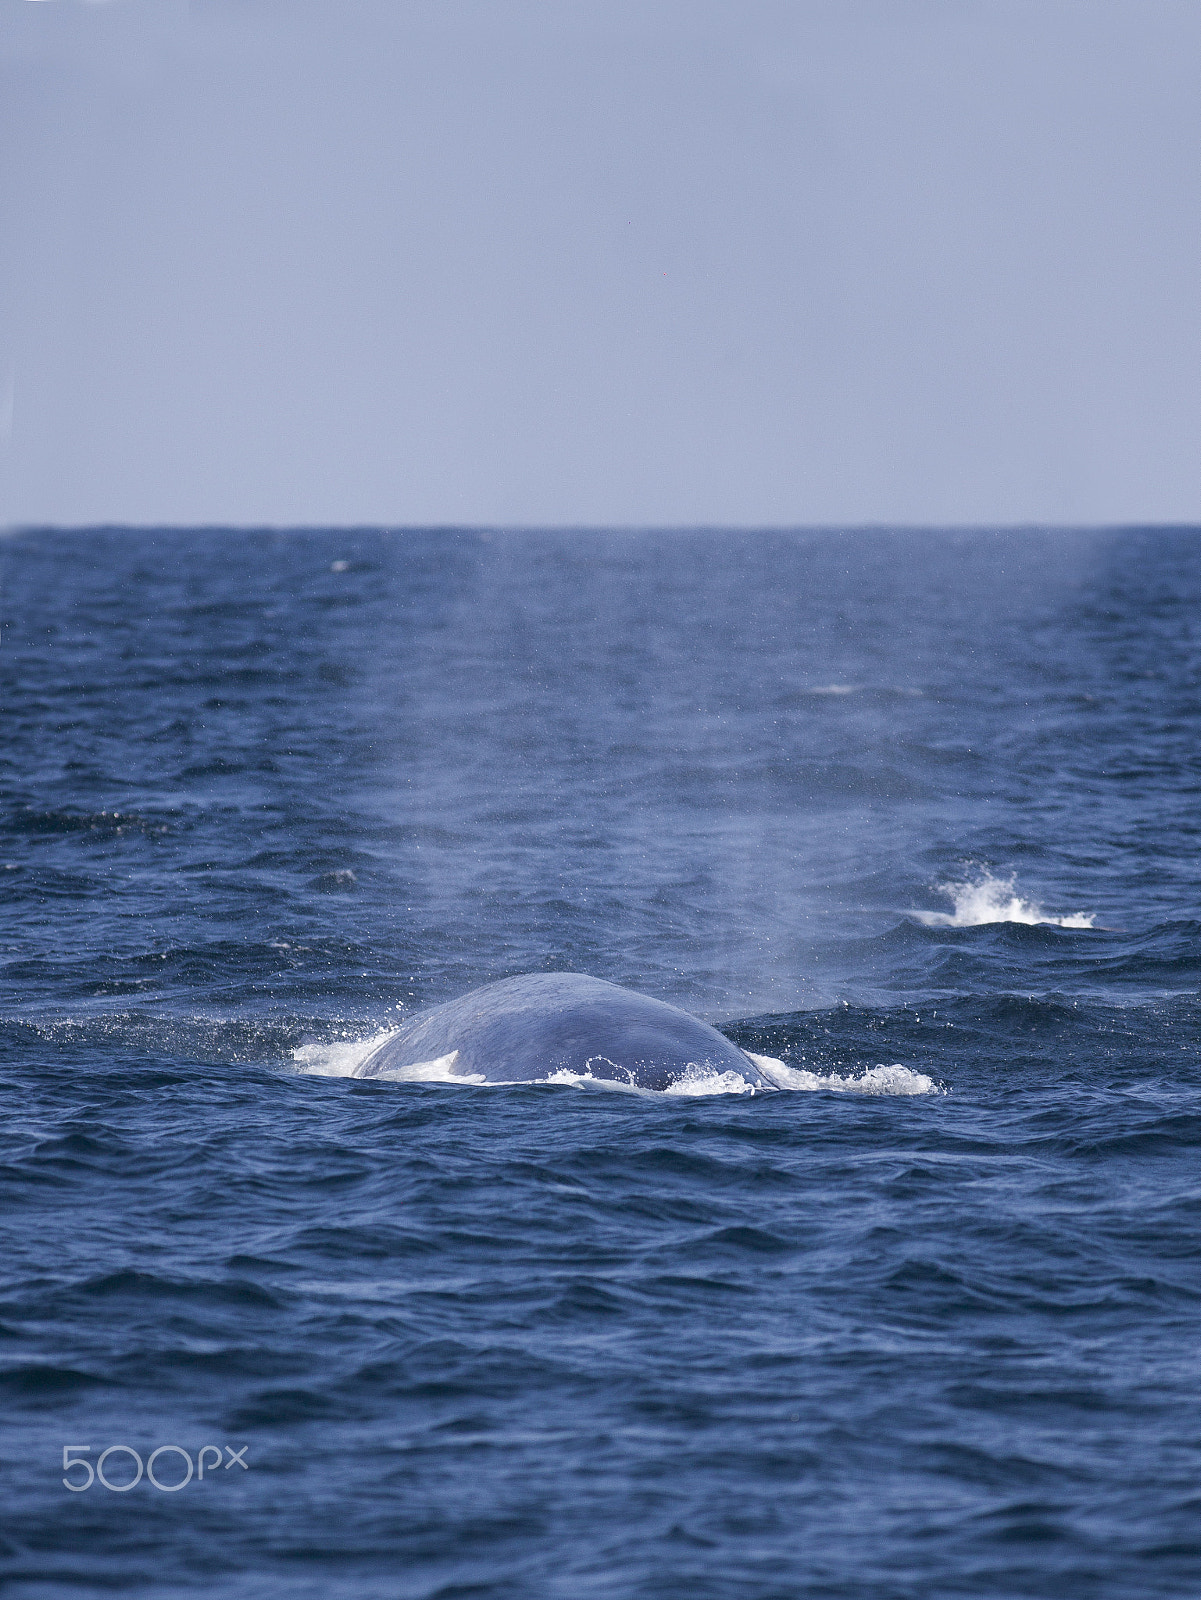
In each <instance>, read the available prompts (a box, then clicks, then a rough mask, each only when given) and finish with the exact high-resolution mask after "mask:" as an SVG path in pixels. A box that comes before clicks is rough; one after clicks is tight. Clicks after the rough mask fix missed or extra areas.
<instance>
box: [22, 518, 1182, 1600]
mask: <svg viewBox="0 0 1201 1600" xmlns="http://www.w3.org/2000/svg"><path fill="white" fill-rule="evenodd" d="M0 622H2V630H0V632H2V642H0V717H2V732H0V1084H2V1088H3V1096H4V1105H5V1114H4V1119H3V1129H2V1148H0V1229H2V1238H3V1250H2V1255H0V1272H2V1284H0V1409H2V1417H3V1423H2V1426H3V1433H2V1438H0V1503H2V1507H3V1534H2V1537H0V1574H2V1575H3V1577H4V1578H5V1579H6V1580H7V1589H8V1593H9V1594H10V1595H12V1596H14V1597H16V1600H42V1597H50V1596H57V1595H85V1594H95V1595H115V1594H121V1595H133V1596H138V1597H145V1600H151V1597H165V1596H187V1595H197V1596H199V1595H203V1596H206V1597H210V1596H211V1597H215V1600H224V1597H234V1596H237V1597H242V1596H247V1597H252V1596H253V1597H264V1600H267V1597H269V1600H285V1597H287V1600H292V1597H304V1600H308V1597H313V1600H316V1597H322V1600H325V1597H329V1600H352V1597H353V1600H377V1597H378V1600H452V1597H454V1600H468V1597H472V1600H476V1597H478V1600H627V1597H628V1600H672V1597H687V1600H793V1597H834V1596H847V1597H855V1600H928V1597H932V1596H933V1597H941V1596H981V1597H999V1600H1008V1597H1015V1596H1035V1597H1040V1600H1042V1597H1055V1600H1074V1597H1079V1600H1115V1597H1118V1596H1121V1597H1131V1600H1135V1597H1137V1600H1147V1597H1152V1596H1195V1595H1197V1594H1198V1593H1201V1405H1199V1400H1198V1395H1199V1392H1201V1160H1199V1151H1201V1005H1199V1001H1198V983H1199V979H1201V871H1199V869H1201V533H1198V532H1196V531H1192V530H1187V529H1185V530H1139V529H1130V530H1125V531H1122V530H1117V531H1115V530H1102V531H1097V532H1087V531H1078V532H1071V531H1049V532H1039V531H1029V532H1001V533H990V532H982V531H977V532H964V533H953V532H933V531H931V532H914V531H896V532H889V531H865V532H837V531H833V532H797V533H781V532H765V533H761V534H747V533H722V532H699V533H663V532H644V533H633V532H630V533H619V532H580V531H564V532H560V533H554V532H528V533H522V532H505V531H500V530H497V531H493V532H488V531H478V530H453V529H452V530H429V531H420V530H404V531H399V530H382V529H362V530H355V531H349V532H348V531H345V530H342V531H337V530H333V531H324V530H309V531H297V532H286V533H284V532H272V531H251V530H247V531H233V530H229V531H227V530H207V529H205V530H196V531H191V532H189V531H178V530H176V531H162V532H153V531H124V530H120V529H102V530H93V531H88V532H81V533H65V532H53V531H25V532H18V533H16V534H12V535H10V536H8V537H7V538H5V539H3V540H2V541H0ZM555 970H562V971H574V972H584V973H590V974H593V975H595V976H598V977H602V978H607V979H610V980H612V981H613V982H616V983H619V984H623V985H625V986H627V987H629V988H632V989H636V990H638V991H640V992H642V993H644V994H647V995H651V996H654V997H657V998H660V999H664V1000H669V1001H671V1002H673V1003H675V1004H677V1005H679V1006H682V1007H684V1008H686V1009H688V1010H689V1011H692V1012H694V1013H696V1014H697V1015H699V1016H701V1017H703V1018H705V1019H706V1020H708V1021H711V1022H715V1023H716V1024H718V1025H719V1026H720V1027H721V1028H722V1029H723V1030H724V1031H726V1032H727V1033H728V1034H729V1036H730V1037H731V1038H732V1039H733V1040H734V1041H735V1042H737V1043H738V1044H740V1045H742V1046H743V1047H744V1048H746V1049H748V1050H750V1051H753V1052H757V1053H759V1054H761V1055H764V1056H768V1057H772V1058H774V1059H776V1060H777V1061H780V1062H782V1063H783V1064H784V1069H786V1070H783V1069H782V1070H781V1073H780V1081H781V1082H782V1083H784V1084H785V1085H786V1087H784V1088H781V1089H778V1090H772V1091H760V1092H753V1093H750V1092H748V1093H735V1092H721V1091H722V1090H723V1089H729V1088H730V1085H729V1084H728V1083H725V1082H722V1081H714V1082H712V1083H706V1082H704V1081H696V1082H691V1083H688V1084H682V1085H681V1086H680V1092H676V1093H672V1092H667V1093H649V1092H639V1091H637V1090H635V1089H632V1088H630V1087H628V1086H627V1087H625V1088H617V1087H615V1086H606V1085H605V1084H604V1083H603V1082H586V1081H577V1082H562V1081H560V1082H535V1083H530V1084H518V1085H507V1086H493V1085H480V1086H473V1085H464V1084H461V1083H460V1084H455V1083H447V1082H387V1081H384V1082H381V1081H370V1080H362V1079H356V1078H354V1077H353V1076H351V1075H350V1074H351V1073H352V1072H353V1070H354V1068H355V1066H356V1064H358V1063H359V1062H360V1061H362V1060H363V1059H364V1057H365V1054H366V1053H367V1051H368V1049H369V1047H370V1044H371V1042H372V1041H378V1040H379V1039H380V1038H381V1037H382V1036H385V1035H386V1034H387V1033H388V1032H389V1031H390V1030H391V1029H394V1028H395V1027H396V1025H397V1023H398V1020H399V1019H400V1018H402V1017H404V1016H406V1015H410V1014H411V1013H412V1012H413V1011H414V1010H415V1009H416V1008H420V1007H422V1006H426V1005H429V1004H432V1003H435V1002H438V1001H441V1000H445V999H448V998H450V997H453V996H456V995H460V994H463V993H464V992H466V991H468V990H470V989H472V988H473V987H475V986H477V985H480V984H483V983H486V982H490V981H492V980H495V979H498V978H503V977H506V976H509V975H512V974H518V973H528V972H542V971H555ZM744 1087H745V1086H744ZM64 1452H66V1454H65V1455H64ZM65 1462H67V1463H73V1464H72V1465H66V1466H65V1465H64V1463H65Z"/></svg>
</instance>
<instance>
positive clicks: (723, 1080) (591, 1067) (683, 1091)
mask: <svg viewBox="0 0 1201 1600" xmlns="http://www.w3.org/2000/svg"><path fill="white" fill-rule="evenodd" d="M394 1035H395V1029H384V1030H383V1031H381V1032H380V1033H376V1034H373V1035H372V1036H371V1038H369V1039H342V1040H337V1041H336V1042H334V1043H332V1044H304V1045H301V1046H300V1047H299V1048H298V1049H296V1050H293V1052H292V1060H293V1061H294V1062H295V1063H296V1065H297V1067H298V1068H299V1070H300V1071H301V1072H303V1073H308V1074H312V1075H313V1076H315V1077H324V1078H353V1077H354V1075H355V1073H356V1071H357V1070H358V1068H359V1067H360V1066H362V1064H363V1062H364V1061H366V1060H367V1058H368V1056H370V1055H371V1054H372V1053H373V1052H374V1051H376V1050H378V1049H379V1048H380V1046H381V1045H382V1044H386V1043H387V1041H388V1040H389V1039H391V1038H393V1037H394ZM746 1054H747V1055H748V1056H750V1059H751V1060H752V1061H753V1062H754V1063H755V1065H756V1066H757V1067H758V1068H759V1070H760V1071H761V1072H762V1074H763V1076H764V1077H765V1078H766V1079H767V1080H768V1082H769V1083H770V1084H771V1085H772V1087H773V1089H784V1090H789V1091H796V1090H806V1091H807V1090H814V1089H830V1090H834V1091H835V1092H837V1093H839V1094H935V1093H937V1092H938V1085H937V1084H936V1083H935V1082H934V1080H933V1079H932V1078H928V1077H927V1076H926V1075H925V1073H924V1072H912V1071H910V1069H909V1068H908V1067H902V1066H899V1065H894V1066H891V1067H885V1066H877V1067H870V1068H868V1069H867V1070H865V1071H864V1072H862V1073H860V1074H859V1075H858V1076H856V1077H851V1078H840V1077H838V1076H837V1075H836V1074H834V1073H820V1072H806V1071H804V1070H802V1069H798V1068H796V1067H790V1066H787V1065H786V1064H785V1063H784V1062H783V1061H777V1060H776V1059H775V1058H774V1057H773V1056H757V1055H754V1054H753V1053H752V1052H751V1051H749V1050H748V1051H747V1052H746ZM458 1057H459V1052H458V1051H457V1050H452V1051H451V1052H450V1054H449V1055H445V1056H439V1057H438V1058H437V1059H436V1060H434V1061H417V1062H414V1063H412V1064H411V1065H410V1066H407V1067H391V1068H389V1069H388V1070H387V1071H385V1072H379V1073H372V1081H376V1080H380V1081H383V1082H385V1083H461V1084H486V1083H487V1082H488V1079H487V1077H486V1076H485V1075H484V1074H483V1073H478V1072H456V1071H455V1070H454V1067H455V1062H456V1061H457V1060H458ZM606 1068H609V1069H610V1071H611V1073H612V1076H610V1074H609V1073H607V1072H606V1071H605V1069H606ZM530 1082H531V1083H553V1084H560V1085H564V1084H565V1085H570V1086H572V1087H575V1088H580V1089H585V1088H593V1089H618V1090H621V1091H623V1092H624V1093H626V1094H640V1095H647V1094H651V1095H658V1094H663V1095H667V1096H672V1097H674V1098H676V1099H681V1098H687V1099H700V1098H705V1097H707V1096H710V1095H724V1094H755V1093H756V1092H762V1091H757V1090H756V1088H755V1086H754V1084H751V1083H748V1082H747V1081H746V1079H745V1078H743V1077H740V1076H739V1074H738V1073H737V1072H714V1071H712V1070H711V1069H710V1068H708V1067H692V1068H691V1069H690V1070H689V1071H687V1072H686V1073H685V1074H684V1075H683V1077H680V1078H677V1079H676V1081H675V1082H674V1083H673V1084H670V1085H669V1086H668V1087H667V1088H666V1089H663V1090H651V1089H643V1088H641V1087H640V1086H639V1085H637V1084H633V1083H631V1082H630V1080H629V1075H628V1074H627V1073H626V1072H625V1071H624V1070H623V1069H622V1068H621V1067H619V1066H618V1065H617V1064H616V1063H615V1062H613V1061H609V1060H608V1059H607V1058H606V1057H604V1056H593V1057H592V1059H591V1060H590V1061H589V1062H588V1063H587V1065H586V1068H585V1070H584V1071H583V1072H568V1071H567V1070H566V1069H565V1068H560V1069H559V1070H558V1071H556V1072H550V1073H547V1075H546V1077H544V1078H534V1079H530ZM494 1087H497V1086H495V1085H494ZM769 1092H770V1091H769Z"/></svg>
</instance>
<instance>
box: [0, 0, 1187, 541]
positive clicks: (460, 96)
mask: <svg viewBox="0 0 1201 1600" xmlns="http://www.w3.org/2000/svg"><path fill="white" fill-rule="evenodd" d="M0 219H2V233H0V435H2V438H0V496H2V498H0V521H5V522H10V523H12V522H21V523H27V522H41V521H53V522H70V523H75V522H91V521H100V520H119V521H134V522H145V521H169V522H216V521H220V522H239V523H240V522H255V523H261V522H268V523H293V522H305V523H320V522H384V523H417V522H438V523H445V522H489V523H562V522H567V523H613V522H615V523H694V522H706V523H738V524H758V523H789V524H791V523H815V522H864V521H905V522H926V521H935V522H944V523H945V522H998V521H1005V522H1012V521H1070V522H1090V521H1104V522H1112V521H1119V520H1132V519H1147V520H1172V521H1184V520H1201V3H1199V0H191V3H190V4H189V3H188V0H108V3H104V4H100V3H90V4H89V3H83V0H0Z"/></svg>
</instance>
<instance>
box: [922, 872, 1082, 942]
mask: <svg viewBox="0 0 1201 1600" xmlns="http://www.w3.org/2000/svg"><path fill="white" fill-rule="evenodd" d="M935 887H936V888H937V890H938V892H939V893H940V894H945V895H946V896H948V898H949V899H950V900H951V902H952V904H953V905H954V907H955V909H954V911H915V912H914V913H913V915H914V916H915V917H916V918H917V919H918V921H919V922H923V923H925V925H926V927H927V928H980V927H983V926H984V924H985V923H989V922H1024V923H1026V924H1027V925H1028V926H1043V927H1053V928H1091V927H1092V926H1093V923H1094V920H1095V918H1096V913H1095V912H1092V911H1072V912H1069V913H1068V914H1067V915H1066V916H1061V917H1056V916H1051V915H1049V914H1048V913H1047V912H1045V911H1044V910H1043V908H1042V907H1041V906H1040V905H1039V904H1038V903H1037V902H1036V901H1034V900H1026V899H1024V898H1023V896H1021V895H1020V894H1019V893H1018V892H1017V886H1016V883H1015V881H1014V878H1013V876H1012V875H1011V876H1010V877H1008V878H995V877H993V875H992V873H990V872H982V873H980V874H978V875H977V876H976V877H974V878H966V879H964V880H962V881H960V882H954V883H939V884H936V885H935Z"/></svg>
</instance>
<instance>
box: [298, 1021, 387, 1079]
mask: <svg viewBox="0 0 1201 1600" xmlns="http://www.w3.org/2000/svg"><path fill="white" fill-rule="evenodd" d="M395 1032H396V1029H395V1028H382V1029H381V1030H380V1032H379V1033H373V1034H372V1035H371V1037H370V1038H369V1039H337V1040H335V1041H334V1042H333V1043H332V1044H302V1045H300V1046H299V1047H298V1048H297V1049H295V1050H293V1052H292V1060H293V1061H294V1062H295V1063H296V1065H297V1067H298V1068H299V1069H300V1071H301V1072H306V1073H311V1074H312V1075H313V1076H314V1077H317V1078H353V1077H354V1075H355V1071H356V1069H357V1068H358V1067H359V1066H360V1065H361V1064H362V1063H363V1062H364V1061H366V1059H367V1057H368V1056H369V1055H370V1054H371V1052H372V1051H373V1050H378V1049H379V1047H380V1045H381V1044H384V1043H386V1041H387V1040H389V1039H390V1038H392V1036H393V1034H394V1033H395Z"/></svg>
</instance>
